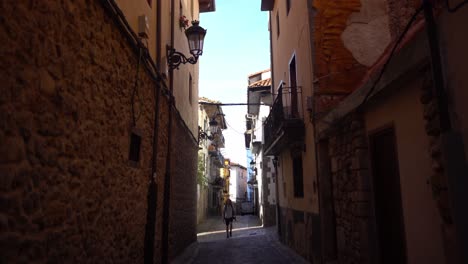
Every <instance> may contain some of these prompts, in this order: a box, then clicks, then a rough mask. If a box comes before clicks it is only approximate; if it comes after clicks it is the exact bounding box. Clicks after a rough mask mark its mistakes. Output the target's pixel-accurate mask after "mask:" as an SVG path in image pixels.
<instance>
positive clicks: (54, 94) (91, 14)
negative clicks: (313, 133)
mask: <svg viewBox="0 0 468 264" xmlns="http://www.w3.org/2000/svg"><path fill="white" fill-rule="evenodd" d="M1 6H2V7H1V8H0V14H1V17H2V18H4V19H5V20H4V21H3V22H2V26H1V28H2V29H1V30H2V34H1V35H2V36H1V38H2V42H1V43H2V44H1V47H2V48H1V51H0V53H1V56H2V62H1V75H0V78H1V82H2V83H3V84H4V85H2V87H1V88H0V89H1V94H2V96H1V99H0V101H1V102H0V107H1V108H2V110H1V111H0V112H1V114H0V115H1V117H0V119H1V120H2V122H1V123H2V125H1V128H0V131H1V132H0V142H1V144H0V145H1V147H0V148H1V150H0V153H1V155H0V163H1V166H0V167H1V168H0V170H1V173H0V174H1V175H2V177H1V178H2V187H1V197H2V200H3V201H5V200H4V199H6V200H8V201H9V202H7V203H6V204H5V206H2V207H1V209H0V215H1V218H2V219H5V221H2V222H3V223H5V225H2V230H1V231H0V232H1V233H0V240H2V241H8V243H6V244H5V246H2V253H1V257H0V262H2V263H3V262H5V263H30V262H39V263H46V262H57V263H76V262H85V261H87V262H102V260H103V259H106V260H107V261H109V262H120V263H133V262H140V263H142V262H144V263H168V262H169V261H170V260H171V259H173V258H174V257H175V256H177V255H178V254H180V253H181V252H182V251H183V250H184V249H185V248H186V247H187V246H189V245H190V244H191V243H193V242H195V241H196V200H194V197H196V167H197V165H196V164H197V157H196V156H197V155H196V153H197V150H198V145H197V137H196V135H197V133H198V130H197V115H196V109H197V94H198V88H197V87H198V84H197V82H198V79H197V78H198V77H197V76H198V68H197V67H198V66H196V65H194V66H189V65H183V66H181V67H180V70H170V69H169V68H168V66H167V58H166V45H169V46H172V47H175V48H176V49H177V50H179V51H182V52H184V53H185V54H188V48H187V46H188V45H187V40H186V39H185V35H184V30H183V28H182V27H181V26H180V23H179V17H180V16H181V15H186V16H187V17H188V19H197V18H198V13H199V12H205V11H213V7H214V1H202V0H200V1H188V0H184V1H159V0H158V1H147V0H138V1H124V0H118V1H113V0H109V1H65V2H60V1H33V2H28V3H26V2H12V1H7V2H3V3H2V4H1ZM175 7H177V8H175ZM171 10H172V12H171ZM18 32H23V33H24V34H23V33H22V34H18ZM182 164H183V166H182ZM182 183H183V184H182ZM176 200H177V203H176V202H174V201H176ZM13 223H14V224H13Z"/></svg>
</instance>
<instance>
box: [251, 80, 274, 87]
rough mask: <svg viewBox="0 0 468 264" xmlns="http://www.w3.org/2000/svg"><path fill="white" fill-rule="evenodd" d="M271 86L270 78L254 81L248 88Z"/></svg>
mask: <svg viewBox="0 0 468 264" xmlns="http://www.w3.org/2000/svg"><path fill="white" fill-rule="evenodd" d="M265 86H271V78H268V79H265V80H260V81H256V82H254V83H251V84H250V85H249V88H254V87H265Z"/></svg>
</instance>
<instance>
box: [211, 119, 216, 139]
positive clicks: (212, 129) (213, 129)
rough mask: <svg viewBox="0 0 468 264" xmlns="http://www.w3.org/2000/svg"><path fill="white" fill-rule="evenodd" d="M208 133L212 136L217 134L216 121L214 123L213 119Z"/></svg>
mask: <svg viewBox="0 0 468 264" xmlns="http://www.w3.org/2000/svg"><path fill="white" fill-rule="evenodd" d="M210 132H211V135H214V134H216V133H217V132H218V121H216V119H214V118H213V119H211V121H210Z"/></svg>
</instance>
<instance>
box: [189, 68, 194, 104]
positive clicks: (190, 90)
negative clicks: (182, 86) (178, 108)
mask: <svg viewBox="0 0 468 264" xmlns="http://www.w3.org/2000/svg"><path fill="white" fill-rule="evenodd" d="M188 100H189V103H190V104H192V100H193V80H192V74H189V86H188Z"/></svg>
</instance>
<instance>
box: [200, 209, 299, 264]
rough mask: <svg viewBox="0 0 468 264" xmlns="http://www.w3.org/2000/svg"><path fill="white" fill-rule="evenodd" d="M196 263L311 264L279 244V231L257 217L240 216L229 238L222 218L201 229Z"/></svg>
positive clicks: (206, 222)
mask: <svg viewBox="0 0 468 264" xmlns="http://www.w3.org/2000/svg"><path fill="white" fill-rule="evenodd" d="M192 263H243V264H245V263H307V262H306V261H305V260H304V259H303V258H302V257H300V256H298V255H297V254H295V253H294V252H292V251H291V250H290V249H289V248H287V247H286V246H284V245H282V244H281V243H280V242H279V241H278V237H277V235H276V227H268V228H263V227H262V226H261V225H260V221H259V219H258V218H257V217H256V216H251V215H245V216H237V221H235V222H234V225H233V231H232V237H230V238H226V229H225V225H224V223H223V222H222V220H221V218H220V217H219V218H208V219H207V220H206V221H205V222H204V223H202V224H201V225H199V227H198V254H197V256H196V257H195V256H194V259H193V260H192Z"/></svg>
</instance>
